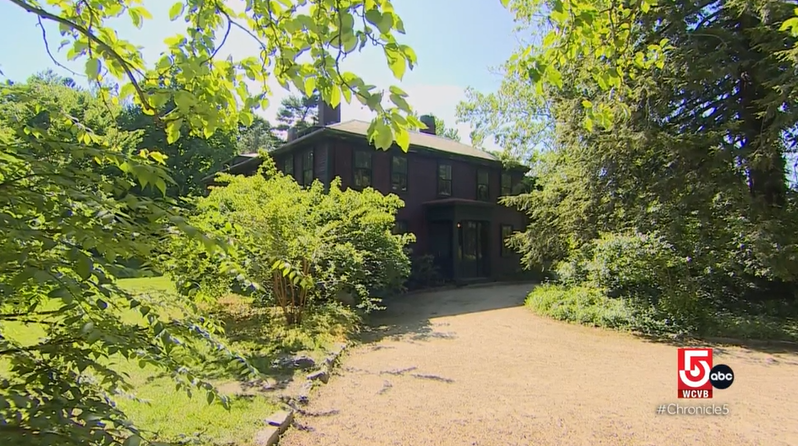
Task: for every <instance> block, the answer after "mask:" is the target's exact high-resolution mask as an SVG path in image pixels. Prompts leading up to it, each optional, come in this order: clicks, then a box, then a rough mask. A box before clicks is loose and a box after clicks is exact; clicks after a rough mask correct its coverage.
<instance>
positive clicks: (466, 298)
mask: <svg viewBox="0 0 798 446" xmlns="http://www.w3.org/2000/svg"><path fill="white" fill-rule="evenodd" d="M530 288H531V285H503V286H492V287H479V288H462V289H456V290H449V291H439V292H435V293H427V294H417V295H412V296H406V297H403V298H401V299H399V300H397V301H395V302H393V303H391V304H389V305H390V306H389V308H390V310H388V311H386V312H385V313H384V314H382V315H381V316H380V319H379V320H376V321H375V324H378V325H380V326H379V328H377V329H375V332H374V333H370V334H369V337H370V342H368V343H365V344H364V345H361V346H359V347H357V348H355V349H353V350H352V351H350V353H348V354H347V355H346V357H345V358H344V359H343V363H342V365H341V367H340V368H339V371H338V373H337V374H336V375H335V376H333V377H332V379H331V380H330V383H329V384H328V385H326V386H323V387H321V388H320V389H319V390H317V391H315V392H314V393H313V394H312V396H311V402H310V404H309V406H308V407H307V411H308V413H306V414H305V415H298V416H297V422H296V426H295V428H293V429H291V430H289V432H288V433H287V434H286V435H285V437H284V438H283V439H282V440H281V442H280V444H281V445H282V446H316V445H318V446H322V445H324V446H332V445H340V446H344V445H345V446H352V445H364V446H381V445H401V446H419V445H436V446H448V445H463V446H466V445H480V446H484V445H496V446H509V445H569V446H570V445H591V446H592V445H695V444H707V445H767V446H777V445H798V355H796V354H795V353H790V352H778V351H770V352H766V351H762V350H748V349H744V348H740V347H722V348H716V349H715V352H714V354H715V358H714V362H715V363H716V364H717V363H725V364H727V365H729V366H730V367H731V368H732V369H733V370H734V372H735V382H734V384H733V385H732V386H731V387H730V388H729V389H726V390H715V398H713V399H711V400H704V401H701V400H684V399H682V400H679V399H677V398H676V396H677V391H676V380H677V371H676V346H674V345H668V344H662V343H652V342H647V341H644V340H641V339H639V338H636V337H634V336H631V335H625V334H619V333H615V332H610V331H604V330H599V329H592V328H587V327H580V326H575V325H569V324H565V323H560V322H555V321H552V320H548V319H545V318H541V317H537V316H535V315H533V314H532V313H531V312H530V311H529V310H527V309H525V308H523V307H522V303H523V299H524V297H525V295H526V294H527V292H528V291H529V289H530ZM670 403H675V404H676V403H678V404H680V405H682V406H697V405H707V404H716V405H723V404H727V407H728V409H729V414H728V415H726V416H697V415H693V416H690V415H667V414H663V415H658V414H657V413H656V412H657V408H658V406H659V405H661V404H670ZM671 407H673V406H671Z"/></svg>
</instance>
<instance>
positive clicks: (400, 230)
mask: <svg viewBox="0 0 798 446" xmlns="http://www.w3.org/2000/svg"><path fill="white" fill-rule="evenodd" d="M409 228H410V225H409V224H408V223H407V220H396V225H395V226H394V228H393V233H394V234H407V233H408V232H410V230H409Z"/></svg>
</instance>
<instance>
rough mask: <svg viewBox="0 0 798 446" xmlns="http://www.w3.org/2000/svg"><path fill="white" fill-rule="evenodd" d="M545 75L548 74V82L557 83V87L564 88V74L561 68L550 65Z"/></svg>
mask: <svg viewBox="0 0 798 446" xmlns="http://www.w3.org/2000/svg"><path fill="white" fill-rule="evenodd" d="M544 76H546V82H548V83H550V84H554V85H556V86H557V88H562V74H560V70H558V69H556V68H554V67H553V66H551V65H549V66H548V67H547V68H546V71H545V73H544Z"/></svg>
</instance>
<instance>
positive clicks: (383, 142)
mask: <svg viewBox="0 0 798 446" xmlns="http://www.w3.org/2000/svg"><path fill="white" fill-rule="evenodd" d="M373 139H374V146H375V147H377V148H378V149H381V150H387V149H389V148H390V147H391V145H392V144H393V132H392V131H391V128H390V127H388V126H387V125H385V122H383V121H382V120H378V121H377V123H376V125H375V126H374V134H373Z"/></svg>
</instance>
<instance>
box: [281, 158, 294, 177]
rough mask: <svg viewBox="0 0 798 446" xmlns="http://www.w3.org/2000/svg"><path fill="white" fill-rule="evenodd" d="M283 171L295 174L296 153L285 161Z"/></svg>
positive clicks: (290, 175) (291, 174) (291, 175)
mask: <svg viewBox="0 0 798 446" xmlns="http://www.w3.org/2000/svg"><path fill="white" fill-rule="evenodd" d="M283 173H284V174H286V175H287V176H289V177H293V176H294V155H288V156H286V157H285V161H284V162H283Z"/></svg>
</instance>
